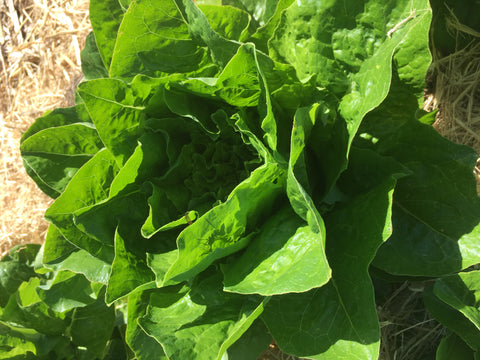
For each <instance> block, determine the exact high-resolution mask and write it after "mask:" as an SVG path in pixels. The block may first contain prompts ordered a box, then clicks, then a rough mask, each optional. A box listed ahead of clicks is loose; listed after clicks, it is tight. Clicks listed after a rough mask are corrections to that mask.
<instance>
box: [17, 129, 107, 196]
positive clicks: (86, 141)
mask: <svg viewBox="0 0 480 360" xmlns="http://www.w3.org/2000/svg"><path fill="white" fill-rule="evenodd" d="M102 147H103V143H102V141H101V140H100V138H99V137H98V134H97V131H96V130H95V128H94V127H93V126H92V124H91V123H74V124H67V125H62V126H56V127H50V128H47V129H43V130H40V131H38V132H36V133H34V134H32V135H30V136H29V137H28V138H26V139H25V140H23V141H22V144H21V146H20V151H21V154H22V157H23V161H24V165H25V168H26V169H27V172H28V173H29V174H31V176H32V177H33V178H34V180H35V181H36V182H37V184H38V186H39V187H40V188H41V189H42V190H43V191H44V192H45V193H46V194H47V195H49V196H50V197H53V198H56V197H58V196H59V195H60V194H61V193H62V192H63V190H64V189H65V187H66V186H67V184H68V182H69V181H70V179H71V178H72V177H73V175H74V174H75V173H76V172H77V171H78V169H79V168H80V167H81V166H82V165H83V164H85V163H86V162H87V161H88V160H89V159H90V158H92V156H93V155H95V153H97V152H98V151H99V150H100V149H101V148H102Z"/></svg>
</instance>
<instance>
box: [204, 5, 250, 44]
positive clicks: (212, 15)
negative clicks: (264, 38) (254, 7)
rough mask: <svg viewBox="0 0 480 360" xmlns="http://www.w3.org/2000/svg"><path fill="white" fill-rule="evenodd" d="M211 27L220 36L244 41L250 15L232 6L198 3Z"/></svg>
mask: <svg viewBox="0 0 480 360" xmlns="http://www.w3.org/2000/svg"><path fill="white" fill-rule="evenodd" d="M199 8H200V10H202V13H203V14H204V15H205V16H206V18H207V20H208V23H209V24H210V26H211V27H212V29H213V30H214V31H215V32H216V33H218V34H219V35H220V36H222V37H224V38H226V39H229V40H236V41H244V40H245V39H246V38H247V37H248V35H249V33H248V28H249V26H250V20H251V19H250V16H249V15H248V13H247V12H245V11H242V10H240V9H238V8H235V7H232V6H215V4H211V5H199Z"/></svg>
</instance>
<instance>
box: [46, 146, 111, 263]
mask: <svg viewBox="0 0 480 360" xmlns="http://www.w3.org/2000/svg"><path fill="white" fill-rule="evenodd" d="M117 172H118V166H117V164H116V162H115V159H114V158H113V156H112V155H111V153H110V152H109V151H108V150H106V149H104V150H101V151H99V152H98V153H97V154H96V155H95V156H94V157H93V158H92V159H91V160H90V161H89V162H87V163H86V164H85V165H84V166H83V167H82V168H81V169H80V170H79V171H78V172H77V173H76V174H75V176H74V177H73V178H72V180H71V181H70V183H69V184H68V186H67V187H66V189H65V191H64V192H63V193H62V195H61V196H59V197H58V199H56V201H55V202H54V203H53V204H52V205H51V206H50V207H49V208H48V210H47V212H46V213H45V217H46V218H47V220H49V221H51V222H52V223H53V224H54V225H55V226H56V227H57V228H58V230H59V231H60V233H61V234H62V235H63V236H64V237H65V238H66V239H67V240H68V241H69V242H71V243H72V244H74V245H75V246H77V247H79V248H81V249H84V250H86V251H88V252H89V253H90V254H92V255H93V256H95V257H98V258H99V259H102V260H105V261H107V262H111V261H112V259H113V246H112V245H113V244H102V243H101V242H99V241H97V240H95V239H93V238H91V237H89V236H88V235H86V234H85V233H83V232H81V231H80V230H79V229H78V228H77V227H76V226H75V224H74V222H73V214H74V213H75V211H77V210H78V209H82V208H83V207H88V206H91V205H93V204H96V203H97V202H100V201H102V200H104V199H106V198H107V196H108V188H109V185H110V184H111V182H112V181H113V178H114V176H115V175H116V173H117Z"/></svg>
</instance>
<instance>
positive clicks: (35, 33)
mask: <svg viewBox="0 0 480 360" xmlns="http://www.w3.org/2000/svg"><path fill="white" fill-rule="evenodd" d="M89 31H90V23H89V19H88V0H66V1H61V0H0V52H1V53H0V69H1V72H0V144H1V151H0V166H1V168H0V174H1V175H0V176H1V180H0V196H1V202H0V204H1V205H0V206H1V208H0V211H1V214H2V216H1V223H0V253H1V254H4V253H5V252H6V251H7V250H8V249H9V248H10V247H12V246H13V245H15V244H21V243H30V242H36V243H40V242H42V241H43V238H44V234H45V231H46V228H47V223H46V222H45V221H44V220H43V213H44V212H45V209H46V208H47V207H48V205H49V203H50V199H49V198H47V197H46V196H45V195H43V193H41V191H40V190H38V189H37V187H36V185H35V184H34V183H33V181H32V180H30V178H29V177H28V176H27V175H26V173H25V171H24V169H23V166H22V162H21V158H20V154H19V150H18V147H19V140H20V137H21V134H22V132H24V131H25V130H26V129H27V128H28V127H29V125H30V124H31V123H32V122H33V121H34V120H35V118H37V117H38V116H40V115H42V114H43V113H44V112H45V111H47V110H50V109H53V108H55V107H58V106H65V105H69V104H71V102H72V99H73V98H72V96H71V95H68V94H72V90H71V88H72V84H75V83H76V80H77V79H78V78H79V76H81V71H80V50H81V49H82V48H83V44H84V39H85V36H86V35H87V33H88V32H89ZM66 94H67V96H66Z"/></svg>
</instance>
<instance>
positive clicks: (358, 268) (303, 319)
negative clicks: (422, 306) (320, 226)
mask: <svg viewBox="0 0 480 360" xmlns="http://www.w3.org/2000/svg"><path fill="white" fill-rule="evenodd" d="M376 160H377V159H376V157H375V156H374V154H373V155H371V156H368V157H366V158H364V162H363V163H358V164H357V165H356V166H359V167H362V166H375V165H374V164H375V162H376ZM358 180H361V179H358ZM394 185H395V179H394V177H393V174H388V175H387V176H381V177H380V178H379V180H378V185H376V186H374V187H373V188H371V189H369V191H367V192H364V193H363V194H361V195H357V196H356V197H355V198H354V199H352V200H351V201H350V202H349V203H347V204H345V205H343V206H340V207H339V208H338V209H336V210H334V211H332V212H331V213H329V215H328V216H327V217H326V220H325V221H326V225H327V228H328V229H329V232H328V235H329V237H328V240H327V256H328V259H329V263H330V266H331V267H332V279H331V280H330V282H329V283H327V284H326V285H324V286H323V287H321V288H317V289H314V290H311V291H309V292H307V293H303V294H288V295H280V296H274V297H273V298H272V299H271V300H270V302H269V304H268V306H267V307H266V309H265V312H264V314H263V315H262V316H263V319H264V321H265V322H266V325H267V327H268V328H269V330H270V332H271V333H272V335H273V337H274V338H275V340H276V342H277V344H278V345H279V346H280V348H281V349H282V350H284V351H286V352H288V353H292V354H295V355H298V356H307V357H309V358H313V359H332V360H333V359H339V358H342V357H345V358H348V357H352V356H355V357H356V358H358V359H372V360H373V359H377V357H378V351H379V340H380V331H379V325H378V318H377V313H376V308H375V299H374V294H373V286H372V283H371V280H370V277H369V275H368V266H369V264H370V262H371V260H372V259H373V257H374V254H375V252H376V250H377V248H378V247H379V246H380V244H381V243H382V242H383V241H385V239H387V238H388V236H389V235H390V234H391V223H390V216H391V202H392V193H393V188H394Z"/></svg>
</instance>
